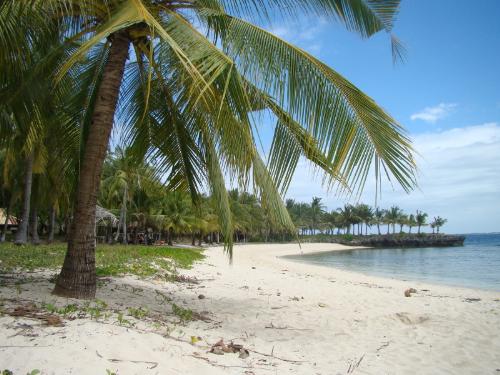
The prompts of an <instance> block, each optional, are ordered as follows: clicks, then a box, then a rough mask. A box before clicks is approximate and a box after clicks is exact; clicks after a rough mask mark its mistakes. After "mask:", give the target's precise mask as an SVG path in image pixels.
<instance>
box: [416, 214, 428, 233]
mask: <svg viewBox="0 0 500 375" xmlns="http://www.w3.org/2000/svg"><path fill="white" fill-rule="evenodd" d="M427 216H429V215H428V214H426V213H425V212H422V211H418V210H417V214H416V215H415V220H416V221H417V226H418V234H420V228H421V227H422V226H424V225H427V223H426V221H427Z"/></svg>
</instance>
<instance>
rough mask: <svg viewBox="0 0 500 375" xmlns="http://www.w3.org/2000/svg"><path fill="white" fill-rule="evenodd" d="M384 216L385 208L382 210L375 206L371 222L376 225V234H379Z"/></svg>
mask: <svg viewBox="0 0 500 375" xmlns="http://www.w3.org/2000/svg"><path fill="white" fill-rule="evenodd" d="M384 218H385V210H382V209H380V208H378V207H377V208H376V209H375V212H374V214H373V223H374V224H376V225H377V231H378V235H379V236H380V234H381V233H380V224H383V223H384V222H385V221H384Z"/></svg>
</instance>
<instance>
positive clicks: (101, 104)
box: [53, 31, 130, 298]
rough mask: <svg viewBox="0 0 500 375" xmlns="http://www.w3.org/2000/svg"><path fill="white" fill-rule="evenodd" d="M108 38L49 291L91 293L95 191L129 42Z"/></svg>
mask: <svg viewBox="0 0 500 375" xmlns="http://www.w3.org/2000/svg"><path fill="white" fill-rule="evenodd" d="M110 41H111V47H110V51H109V56H108V61H107V62H106V66H105V67H104V72H103V76H102V81H101V85H100V87H99V90H98V93H97V98H96V103H95V107H94V112H93V114H92V121H91V126H90V129H89V132H88V136H87V139H86V141H85V149H84V153H83V158H82V161H81V167H80V175H79V185H78V190H77V194H76V204H75V213H74V220H73V223H72V228H71V235H70V238H69V241H68V251H67V252H66V257H65V259H64V264H63V267H62V270H61V273H60V275H59V277H58V278H57V283H56V286H55V288H54V291H53V293H54V294H56V295H60V296H66V297H73V298H94V297H95V291H96V274H95V234H94V226H95V211H96V203H97V193H98V190H99V183H100V178H101V171H102V165H103V162H104V158H105V157H106V151H107V148H108V143H109V137H110V134H111V130H112V128H113V120H114V115H115V110H116V104H117V102H118V96H119V93H120V86H121V82H122V79H123V73H124V70H125V63H126V61H127V56H128V49H129V44H130V41H129V39H128V37H127V34H126V32H125V31H121V32H117V33H115V34H113V35H112V36H111V37H110Z"/></svg>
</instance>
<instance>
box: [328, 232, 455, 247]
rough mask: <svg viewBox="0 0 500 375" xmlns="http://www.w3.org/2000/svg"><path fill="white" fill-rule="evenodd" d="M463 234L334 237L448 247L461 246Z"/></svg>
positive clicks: (393, 244)
mask: <svg viewBox="0 0 500 375" xmlns="http://www.w3.org/2000/svg"><path fill="white" fill-rule="evenodd" d="M464 240H465V236H459V235H449V234H395V235H381V236H359V237H354V238H352V239H350V238H345V237H344V238H342V237H340V238H336V241H332V242H339V243H341V244H344V245H351V246H368V247H450V246H463V244H464Z"/></svg>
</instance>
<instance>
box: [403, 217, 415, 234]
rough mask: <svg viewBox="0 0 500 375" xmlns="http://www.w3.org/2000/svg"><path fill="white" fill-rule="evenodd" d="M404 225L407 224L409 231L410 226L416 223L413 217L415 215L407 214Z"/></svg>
mask: <svg viewBox="0 0 500 375" xmlns="http://www.w3.org/2000/svg"><path fill="white" fill-rule="evenodd" d="M406 225H408V233H411V228H413V227H414V226H416V225H417V220H416V219H415V215H413V214H410V216H408V221H407V223H406Z"/></svg>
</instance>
